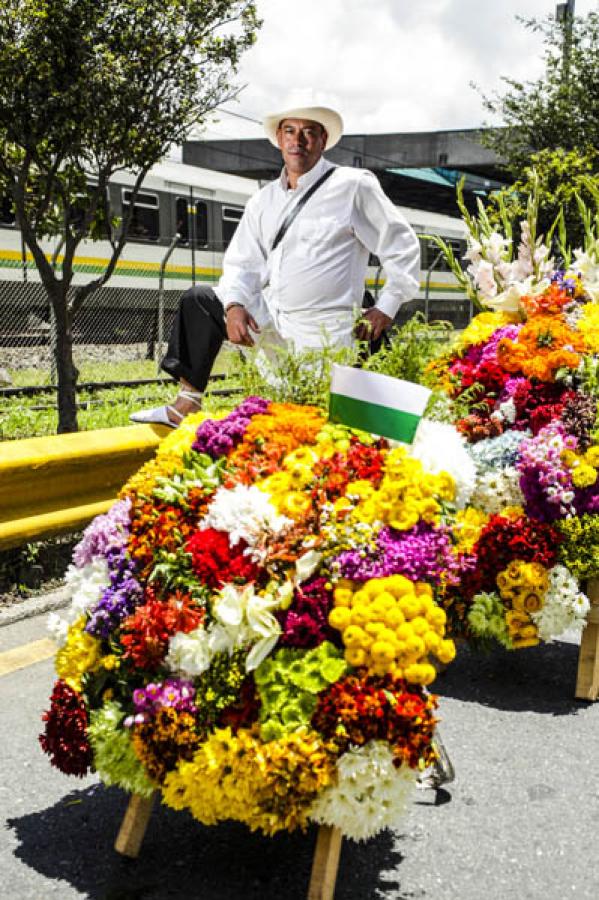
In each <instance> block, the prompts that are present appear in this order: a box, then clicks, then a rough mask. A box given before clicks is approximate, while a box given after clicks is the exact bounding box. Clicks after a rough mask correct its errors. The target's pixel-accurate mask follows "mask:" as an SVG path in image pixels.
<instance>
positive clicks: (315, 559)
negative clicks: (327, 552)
mask: <svg viewBox="0 0 599 900" xmlns="http://www.w3.org/2000/svg"><path fill="white" fill-rule="evenodd" d="M321 559H322V553H318V551H317V550H308V552H307V553H304V555H303V556H300V557H299V559H296V561H295V579H294V580H295V582H296V583H297V584H301V583H302V582H303V581H307V580H308V578H309V577H310V575H313V574H314V572H315V571H316V570H317V568H318V566H319V565H320V561H321Z"/></svg>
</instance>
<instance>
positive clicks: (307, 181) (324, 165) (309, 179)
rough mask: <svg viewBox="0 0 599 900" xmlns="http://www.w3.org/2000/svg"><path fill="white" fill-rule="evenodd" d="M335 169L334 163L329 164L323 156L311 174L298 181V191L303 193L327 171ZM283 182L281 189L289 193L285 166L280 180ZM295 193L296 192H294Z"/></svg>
mask: <svg viewBox="0 0 599 900" xmlns="http://www.w3.org/2000/svg"><path fill="white" fill-rule="evenodd" d="M332 167H333V163H331V162H329V161H328V159H325V158H324V156H321V157H320V159H319V160H318V162H317V163H316V165H315V166H312V168H311V169H310V171H309V172H306V174H305V175H300V177H299V178H298V179H297V188H296V189H295V190H296V191H298V190H299V191H300V192H301V191H303V190H304V189H305V188H309V187H310V186H311V185H312V184H314V182H315V181H318V179H319V178H320V177H321V175H324V173H325V172H326V171H327V169H331V168H332ZM279 180H280V182H281V187H282V188H283V190H284V191H285V193H287V192H288V188H287V170H286V169H285V166H283V168H282V169H281V175H280V178H279ZM293 193H295V191H293Z"/></svg>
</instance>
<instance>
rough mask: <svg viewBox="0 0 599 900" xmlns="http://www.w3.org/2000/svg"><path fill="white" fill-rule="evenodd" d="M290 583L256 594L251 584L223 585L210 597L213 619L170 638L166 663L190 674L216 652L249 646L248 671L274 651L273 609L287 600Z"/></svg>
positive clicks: (277, 631)
mask: <svg viewBox="0 0 599 900" xmlns="http://www.w3.org/2000/svg"><path fill="white" fill-rule="evenodd" d="M289 589H291V590H293V587H292V585H291V583H290V582H286V583H285V584H283V585H282V586H280V587H279V586H278V585H277V586H276V588H273V589H272V590H271V591H268V590H267V591H266V592H265V593H262V594H256V593H255V591H254V586H253V585H252V584H247V585H244V586H243V587H237V586H236V585H233V584H226V585H225V586H224V587H223V588H222V590H221V591H219V593H218V594H216V595H215V597H214V598H213V600H212V615H213V616H214V621H213V622H212V623H211V624H210V625H209V626H208V628H204V627H203V626H201V627H200V628H196V629H195V631H191V632H189V634H183V633H182V632H178V633H177V634H175V635H173V636H172V637H171V639H170V641H169V650H168V654H167V656H166V660H165V661H166V664H167V666H168V667H169V668H170V669H172V670H173V671H175V672H178V673H180V674H185V675H189V676H193V675H199V674H201V673H202V672H205V671H206V669H208V668H209V667H210V663H211V662H212V660H213V658H214V656H215V655H216V654H217V653H229V654H232V653H233V651H234V650H236V649H238V648H242V647H246V648H249V653H248V655H247V657H246V662H245V668H246V671H247V672H251V671H252V670H253V669H255V668H257V667H258V666H259V665H260V663H261V662H262V661H263V660H264V659H265V658H266V657H267V656H268V654H269V653H271V651H272V650H273V648H274V646H275V644H276V643H277V641H278V639H279V635H280V634H281V626H280V625H279V623H278V621H277V619H276V618H275V616H274V615H273V612H272V611H273V610H274V609H279V608H281V607H282V606H283V605H284V604H285V603H288V594H289Z"/></svg>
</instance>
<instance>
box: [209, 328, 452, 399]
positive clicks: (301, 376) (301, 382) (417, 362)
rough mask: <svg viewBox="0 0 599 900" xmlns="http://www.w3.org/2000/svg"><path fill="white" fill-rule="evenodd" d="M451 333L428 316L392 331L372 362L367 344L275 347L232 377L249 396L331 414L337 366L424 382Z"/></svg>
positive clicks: (253, 356)
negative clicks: (333, 375) (296, 348)
mask: <svg viewBox="0 0 599 900" xmlns="http://www.w3.org/2000/svg"><path fill="white" fill-rule="evenodd" d="M451 327H452V326H451V325H450V324H449V323H447V322H432V323H427V322H426V320H425V318H424V316H423V315H422V313H416V314H415V315H414V316H413V317H412V318H411V319H410V320H409V321H408V322H406V324H405V325H403V326H401V328H392V329H391V331H390V333H389V343H388V344H383V346H382V347H381V349H380V350H379V351H378V352H377V353H375V354H373V355H372V356H367V345H366V344H365V343H362V342H358V343H357V344H356V345H355V346H354V347H345V348H342V349H338V350H334V349H333V348H331V347H329V346H326V345H325V347H324V348H322V349H314V350H304V351H302V352H300V353H297V352H295V351H294V350H291V349H286V348H283V347H272V348H267V349H268V358H266V357H265V354H264V353H260V351H258V352H252V353H247V354H245V355H244V356H243V357H240V358H239V360H240V361H239V362H238V369H237V370H236V371H234V372H233V371H232V372H231V374H232V375H233V376H234V379H235V383H238V384H239V387H240V388H241V391H242V393H243V394H244V395H245V396H250V395H252V394H257V395H259V396H261V397H266V398H267V399H269V400H274V401H276V402H280V403H301V404H312V405H314V406H319V407H320V408H321V409H327V408H328V405H329V388H330V384H331V367H332V365H333V363H337V364H339V365H344V366H356V365H361V367H362V368H364V369H367V370H368V371H370V372H379V373H381V374H383V375H391V376H392V377H394V378H402V379H404V380H405V381H415V382H421V381H423V379H424V372H425V369H426V366H427V365H428V363H429V362H430V361H431V360H433V359H435V358H436V357H437V356H438V355H440V353H441V352H442V349H443V347H444V346H445V345H446V344H447V342H448V341H449V340H450V337H451ZM221 405H222V404H221Z"/></svg>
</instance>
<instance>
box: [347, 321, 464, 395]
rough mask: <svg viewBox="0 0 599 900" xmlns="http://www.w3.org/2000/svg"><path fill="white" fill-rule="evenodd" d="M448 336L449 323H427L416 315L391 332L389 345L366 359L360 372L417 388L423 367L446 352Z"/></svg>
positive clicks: (423, 377) (423, 371)
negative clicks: (387, 376) (389, 376)
mask: <svg viewBox="0 0 599 900" xmlns="http://www.w3.org/2000/svg"><path fill="white" fill-rule="evenodd" d="M451 335H452V325H451V324H450V323H449V322H430V323H429V322H427V321H426V319H425V318H424V315H423V314H422V313H420V312H417V313H416V314H415V315H414V316H412V318H411V319H409V320H408V321H407V322H406V323H405V325H402V326H401V328H393V329H392V330H391V332H390V335H389V343H388V344H386V345H385V344H383V346H382V347H381V349H380V350H379V351H378V353H375V354H373V356H370V357H369V358H368V359H367V360H366V361H365V362H364V365H363V368H364V369H367V370H368V371H369V372H380V373H381V374H382V375H391V376H392V377H393V378H402V379H403V380H404V381H414V382H416V383H418V384H421V383H422V382H423V381H424V380H425V370H426V367H427V366H428V365H429V363H430V362H432V361H433V360H434V359H436V358H437V357H438V356H440V355H441V353H442V352H443V350H444V349H446V348H447V344H448V342H449V340H450V339H451Z"/></svg>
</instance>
